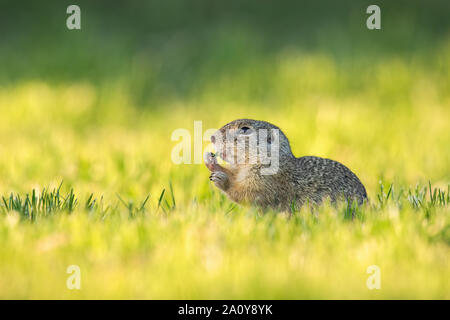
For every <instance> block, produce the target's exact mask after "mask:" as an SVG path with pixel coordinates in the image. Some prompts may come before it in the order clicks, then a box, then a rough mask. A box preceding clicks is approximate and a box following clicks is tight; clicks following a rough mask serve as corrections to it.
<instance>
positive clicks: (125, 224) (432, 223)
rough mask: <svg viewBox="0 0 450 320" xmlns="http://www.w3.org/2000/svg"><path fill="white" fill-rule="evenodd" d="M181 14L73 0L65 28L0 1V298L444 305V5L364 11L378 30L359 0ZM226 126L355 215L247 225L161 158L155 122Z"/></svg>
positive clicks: (43, 14) (268, 219)
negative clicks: (336, 196) (329, 176)
mask: <svg viewBox="0 0 450 320" xmlns="http://www.w3.org/2000/svg"><path fill="white" fill-rule="evenodd" d="M324 2H325V1H324ZM195 3H196V5H194V7H189V8H187V7H186V6H188V5H187V2H186V1H176V0H173V1H171V4H170V6H169V5H166V4H165V2H163V1H151V2H148V3H146V4H143V3H142V2H137V1H130V2H127V4H126V5H125V4H122V3H119V2H117V3H115V2H111V3H110V5H109V6H108V8H102V7H101V5H100V4H95V3H93V2H87V1H86V2H85V1H81V2H79V4H80V6H81V8H82V30H81V31H79V32H78V31H74V32H72V31H68V30H67V29H66V28H65V9H66V4H64V3H63V2H61V1H57V2H51V1H50V2H46V3H45V4H41V3H36V4H26V9H24V6H25V5H24V4H22V3H20V1H19V2H17V1H6V2H4V3H2V4H1V8H0V14H3V16H2V17H1V18H0V27H1V30H4V31H5V32H4V34H2V36H3V37H4V41H0V243H1V245H0V298H26V299H29V298H70V299H72V298H73V299H76V298H205V299H211V298H243V299H245V298H255V299H256V298H288V299H300V298H367V299H377V298H399V299H405V298H425V299H431V298H440V299H449V298H450V282H449V280H448V279H450V266H449V257H450V240H449V237H450V231H449V230H450V227H449V226H450V209H449V194H450V193H449V191H450V190H449V184H450V170H449V164H450V148H449V146H450V134H449V132H450V125H449V120H448V119H450V81H449V80H450V79H449V74H450V63H449V62H450V34H449V30H450V28H449V24H450V19H449V18H448V10H447V6H448V5H447V2H446V1H439V0H434V1H429V3H427V4H426V5H425V4H423V2H421V1H411V0H408V1H396V2H395V3H393V2H392V1H380V3H379V5H380V6H381V8H382V30H380V31H369V30H367V29H366V28H365V18H366V14H365V9H366V8H367V6H368V5H369V4H372V3H369V2H364V1H362V2H360V3H359V2H358V4H357V5H356V4H355V2H354V1H340V2H339V3H337V2H336V1H328V2H326V3H322V2H319V1H301V2H300V1H285V2H284V4H283V5H277V6H273V5H271V4H270V2H267V3H266V2H261V1H251V0H239V1H228V2H217V1H216V2H214V3H212V2H211V1H205V2H203V1H199V2H197V1H196V2H195ZM236 118H255V119H260V120H267V121H270V122H272V123H274V124H276V125H278V126H279V127H280V128H281V129H282V130H283V131H284V132H285V134H286V135H287V137H288V138H289V139H290V142H291V147H292V150H293V152H294V154H295V155H296V156H303V155H316V156H322V157H327V158H331V159H334V160H337V161H340V162H342V163H344V164H345V165H346V166H348V167H349V168H350V169H351V170H352V171H353V172H355V173H356V174H357V176H358V177H359V178H360V179H361V181H362V182H363V183H364V185H365V186H366V189H367V192H368V195H369V199H370V204H368V205H366V206H363V207H359V208H355V207H351V206H350V207H348V206H345V205H339V206H338V207H332V206H330V205H328V204H325V205H324V206H322V207H320V208H317V209H314V210H313V213H311V211H310V210H309V209H308V208H304V209H302V210H301V211H300V212H296V213H295V214H294V215H292V216H291V217H288V216H286V215H285V214H282V213H281V214H280V213H277V212H267V213H266V214H261V213H260V212H258V211H257V210H256V209H255V208H251V207H242V206H239V205H236V204H233V203H232V202H230V201H229V200H228V199H227V198H226V197H225V196H223V195H222V194H221V193H220V192H219V191H218V190H217V189H216V188H214V187H213V185H212V184H211V182H210V181H209V180H208V176H209V172H208V170H207V169H206V167H205V166H204V165H203V164H182V165H176V164H174V163H173V162H172V161H171V152H172V149H173V147H174V146H175V145H176V144H177V142H176V141H172V140H171V135H172V132H173V131H174V130H176V129H179V128H186V129H187V130H189V131H190V132H191V133H193V124H194V121H195V120H201V121H202V125H203V131H205V130H206V129H209V128H219V127H221V126H222V125H224V124H225V123H227V122H229V121H232V120H234V119H236ZM207 147H208V142H207V141H204V142H203V145H202V150H204V149H206V148H207ZM192 151H193V148H192ZM380 181H382V184H380ZM69 265H78V266H79V267H80V269H81V278H82V281H81V282H82V283H81V290H69V289H68V288H67V287H66V280H67V278H68V277H69V275H68V274H67V273H66V270H67V267H68V266H69ZM370 265H378V266H379V267H380V272H381V289H380V290H368V288H367V287H366V280H367V278H368V277H369V274H367V273H366V270H367V267H369V266H370Z"/></svg>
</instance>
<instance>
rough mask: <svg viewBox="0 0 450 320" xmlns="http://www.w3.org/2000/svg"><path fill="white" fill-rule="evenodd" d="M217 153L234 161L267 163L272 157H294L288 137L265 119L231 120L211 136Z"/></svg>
mask: <svg viewBox="0 0 450 320" xmlns="http://www.w3.org/2000/svg"><path fill="white" fill-rule="evenodd" d="M211 142H212V143H213V145H214V148H215V150H216V152H217V154H218V155H219V156H220V157H221V158H222V159H223V160H225V161H226V162H228V163H231V164H237V165H253V166H255V165H256V166H259V165H264V164H265V165H269V164H270V163H271V161H272V160H273V159H274V157H277V159H276V160H277V163H278V162H279V161H280V160H283V159H287V158H292V157H294V156H293V154H292V151H291V147H290V145H289V140H288V139H287V138H286V136H285V135H284V133H283V132H282V131H281V130H280V128H278V127H277V126H275V125H273V124H271V123H268V122H266V121H258V120H251V119H238V120H234V121H232V122H230V123H228V124H226V125H224V126H223V127H222V128H220V129H219V130H217V131H216V132H215V133H214V134H213V135H212V136H211Z"/></svg>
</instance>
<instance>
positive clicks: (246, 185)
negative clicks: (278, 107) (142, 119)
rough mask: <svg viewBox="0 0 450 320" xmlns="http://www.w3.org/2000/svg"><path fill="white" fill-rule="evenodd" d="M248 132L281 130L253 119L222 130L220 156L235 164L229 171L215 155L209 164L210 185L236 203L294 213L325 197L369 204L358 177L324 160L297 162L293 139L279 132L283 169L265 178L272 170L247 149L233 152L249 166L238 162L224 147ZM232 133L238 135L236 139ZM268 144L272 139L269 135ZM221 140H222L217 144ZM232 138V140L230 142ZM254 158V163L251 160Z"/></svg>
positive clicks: (309, 158)
mask: <svg viewBox="0 0 450 320" xmlns="http://www.w3.org/2000/svg"><path fill="white" fill-rule="evenodd" d="M243 127H248V128H250V130H251V131H254V132H257V131H258V130H259V129H267V130H270V129H278V130H279V128H278V127H276V126H274V125H272V124H270V123H268V122H265V121H257V120H251V119H238V120H235V121H233V122H230V123H228V124H227V125H225V126H223V127H222V128H221V129H219V130H218V131H217V132H216V133H215V134H214V135H213V137H212V141H213V143H214V146H215V148H216V150H217V151H218V152H217V154H218V155H220V157H221V158H223V159H224V160H227V161H228V162H231V164H230V165H228V166H226V167H224V166H221V165H219V164H218V163H217V158H216V157H215V155H214V154H212V153H207V154H205V164H206V166H207V167H208V169H209V170H210V171H211V176H210V180H212V181H214V183H215V185H216V186H217V187H218V188H219V189H221V190H222V191H223V192H225V193H226V194H227V195H228V196H229V197H230V199H231V200H233V201H235V202H237V203H241V204H251V205H256V206H257V207H260V208H263V209H265V208H272V209H275V210H283V211H290V210H291V209H292V208H294V207H295V208H296V209H298V208H300V207H301V206H302V205H303V204H304V203H305V202H307V201H309V202H311V203H315V204H319V203H321V202H322V201H323V199H324V198H330V199H331V201H332V202H335V201H337V200H339V199H340V198H343V199H345V200H347V201H352V200H356V201H357V202H358V203H360V204H361V203H362V202H363V201H364V200H365V199H367V194H366V190H365V188H364V186H363V184H362V183H361V181H360V180H359V179H358V178H357V177H356V175H355V174H354V173H353V172H351V171H350V170H349V169H348V168H347V167H346V166H344V165H343V164H341V163H339V162H337V161H334V160H330V159H324V158H319V157H313V156H307V157H301V158H296V157H295V156H294V155H293V154H292V151H291V148H290V145H289V140H288V139H287V137H286V136H285V135H284V133H283V132H281V130H280V131H279V170H278V171H277V172H276V173H275V174H272V175H262V174H261V168H264V167H265V166H266V167H267V164H263V163H261V162H260V161H258V160H255V159H254V158H253V157H254V155H252V154H251V153H249V152H248V149H243V150H240V149H236V148H234V152H235V155H236V154H240V153H241V154H242V153H244V155H245V159H246V160H247V162H246V163H240V164H239V163H233V161H230V160H232V159H231V158H230V155H227V154H226V152H225V151H226V150H227V149H226V148H225V146H226V145H227V144H230V143H231V142H236V139H237V137H238V136H239V130H240V129H242V128H243ZM227 130H235V131H236V134H235V135H231V138H230V137H228V138H227V136H226V134H225V133H226V131H227ZM268 136H269V138H268V139H269V140H270V135H268ZM216 137H217V139H216ZM229 139H231V140H229ZM250 159H253V160H254V162H253V163H249V161H248V160H250Z"/></svg>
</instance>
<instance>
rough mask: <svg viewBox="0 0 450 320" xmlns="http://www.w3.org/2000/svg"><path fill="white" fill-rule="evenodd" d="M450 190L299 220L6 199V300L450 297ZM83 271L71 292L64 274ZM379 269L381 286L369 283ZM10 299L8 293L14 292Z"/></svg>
mask: <svg viewBox="0 0 450 320" xmlns="http://www.w3.org/2000/svg"><path fill="white" fill-rule="evenodd" d="M449 191H450V185H449V186H448V188H447V190H441V189H438V188H432V187H431V185H430V186H428V187H416V188H414V189H410V190H403V189H401V190H398V191H396V190H395V188H394V187H393V186H392V185H391V186H390V187H389V189H388V190H385V189H384V188H383V185H382V184H380V190H379V193H378V194H377V200H375V201H373V202H372V203H370V204H369V205H365V206H363V207H357V208H349V206H347V205H339V206H338V207H333V206H329V205H326V204H325V205H323V206H321V207H320V208H319V209H317V210H315V211H314V212H311V211H310V210H309V209H306V208H305V209H303V210H301V211H300V212H295V213H294V214H293V215H292V216H287V215H284V214H283V215H281V214H279V213H276V212H268V213H266V214H261V213H260V212H258V211H256V210H253V209H244V208H240V207H236V206H233V207H231V208H230V206H229V204H228V203H227V202H226V201H210V202H207V203H200V204H199V203H192V204H191V205H188V206H185V207H184V208H183V209H181V210H180V209H178V208H176V207H175V196H174V195H173V194H170V195H167V194H166V193H161V195H160V197H159V198H158V199H155V200H157V203H155V205H150V201H148V198H145V199H144V200H143V201H142V202H138V203H137V204H133V202H131V201H127V200H123V199H122V198H121V197H119V196H118V199H117V201H112V202H110V203H105V202H104V201H103V199H102V198H96V197H94V196H93V195H89V196H88V197H86V199H83V201H82V200H81V199H78V198H77V197H76V195H75V194H74V192H73V190H70V191H68V192H67V193H62V192H61V189H60V188H57V189H54V190H52V191H46V190H43V191H42V193H40V194H38V193H36V191H35V190H33V191H32V192H31V193H30V194H26V195H25V196H23V197H21V196H20V195H14V194H11V195H10V196H9V197H3V205H2V206H1V207H0V208H1V209H0V210H1V212H2V218H1V220H0V238H1V241H2V247H1V249H0V255H1V256H2V258H3V261H7V263H6V264H5V263H3V264H2V265H1V267H0V271H1V273H2V277H1V282H0V288H2V290H6V288H8V289H7V293H4V294H5V295H4V296H3V297H8V298H149V299H152V298H269V299H278V298H288V299H292V298H427V299H428V298H449V295H448V294H449V284H448V278H449V276H450V270H449V268H448V253H449V245H450V223H449V204H450V196H449ZM73 264H76V265H78V266H80V268H81V275H82V278H81V279H82V287H81V290H68V289H67V288H66V287H65V285H66V278H67V277H68V274H66V273H65V272H66V268H67V267H68V266H69V265H73ZM374 264H375V265H378V266H379V267H380V270H381V279H382V280H381V281H382V282H381V283H382V287H381V289H380V290H373V291H371V290H368V289H367V287H366V279H367V277H368V276H369V274H366V269H367V267H368V266H370V265H374ZM4 292H5V291H4Z"/></svg>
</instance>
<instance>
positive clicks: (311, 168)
mask: <svg viewBox="0 0 450 320" xmlns="http://www.w3.org/2000/svg"><path fill="white" fill-rule="evenodd" d="M294 162H295V166H294V170H293V171H292V172H293V176H292V181H293V183H295V184H296V186H297V190H298V192H297V195H296V196H297V198H298V199H299V200H300V201H301V202H303V201H305V200H306V199H307V198H308V199H310V200H312V201H313V202H317V203H319V202H320V201H321V200H322V199H323V198H326V197H329V198H330V199H331V201H336V200H338V199H339V198H345V199H347V200H357V201H358V203H362V202H363V201H364V200H365V199H367V193H366V189H365V188H364V185H363V184H362V183H361V181H360V180H359V179H358V177H357V176H356V175H355V174H354V173H353V172H352V171H351V170H350V169H348V168H347V167H346V166H345V165H343V164H342V163H340V162H337V161H334V160H331V159H325V158H320V157H314V156H306V157H300V158H295V160H294Z"/></svg>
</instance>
